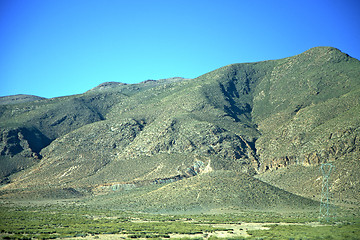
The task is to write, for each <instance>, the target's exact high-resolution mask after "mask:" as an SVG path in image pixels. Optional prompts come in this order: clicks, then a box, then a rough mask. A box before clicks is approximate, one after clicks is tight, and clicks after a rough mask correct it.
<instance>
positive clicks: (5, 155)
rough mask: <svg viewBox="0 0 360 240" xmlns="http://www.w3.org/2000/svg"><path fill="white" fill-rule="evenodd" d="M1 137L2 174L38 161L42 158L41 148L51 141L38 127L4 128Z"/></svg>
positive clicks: (4, 174)
mask: <svg viewBox="0 0 360 240" xmlns="http://www.w3.org/2000/svg"><path fill="white" fill-rule="evenodd" d="M0 137H1V138H0V158H1V159H2V168H1V171H0V173H1V175H2V176H7V175H9V174H11V173H13V172H15V171H18V170H21V169H24V168H26V167H29V166H31V165H32V164H33V163H35V162H38V161H39V160H40V159H41V155H40V150H41V149H42V148H44V147H46V146H47V145H48V144H49V143H50V140H49V139H48V138H47V137H46V136H44V135H43V134H42V133H41V132H40V131H38V130H37V129H27V128H16V129H10V130H9V129H2V130H1V133H0Z"/></svg>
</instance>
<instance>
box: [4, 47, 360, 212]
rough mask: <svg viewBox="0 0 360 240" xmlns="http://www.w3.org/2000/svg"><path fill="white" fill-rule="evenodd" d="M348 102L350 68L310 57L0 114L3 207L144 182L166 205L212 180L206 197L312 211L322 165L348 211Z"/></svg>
mask: <svg viewBox="0 0 360 240" xmlns="http://www.w3.org/2000/svg"><path fill="white" fill-rule="evenodd" d="M359 99H360V62H359V61H358V60H357V59H354V58H351V57H350V56H348V55H347V54H344V53H342V52H341V51H339V50H338V49H335V48H330V47H318V48H313V49H310V50H308V51H306V52H304V53H302V54H300V55H297V56H294V57H289V58H285V59H280V60H272V61H264V62H257V63H242V64H232V65H228V66H225V67H222V68H220V69H217V70H214V71H212V72H210V73H207V74H204V75H202V76H200V77H198V78H196V79H182V78H172V79H164V80H161V81H160V80H159V81H151V80H150V81H145V82H142V83H140V84H122V83H104V84H101V85H99V86H98V87H95V88H93V89H92V90H90V91H88V92H86V93H84V94H80V95H74V96H67V97H60V98H55V99H46V100H41V101H34V102H25V103H19V104H11V105H10V104H7V105H2V106H0V129H1V136H2V137H1V142H0V151H1V156H0V164H1V176H2V179H3V182H4V183H7V184H6V185H5V186H3V187H2V192H3V196H6V195H8V196H14V195H13V194H14V192H16V191H21V190H22V189H27V191H37V192H41V191H47V190H46V189H52V190H54V189H60V190H61V191H64V189H72V190H71V191H75V192H76V193H77V194H78V193H81V194H85V195H86V194H95V195H97V194H107V193H108V192H111V191H113V190H114V189H115V190H123V189H124V188H128V187H130V188H131V186H136V187H138V186H150V185H152V184H154V182H157V183H164V184H170V185H171V186H173V187H174V194H176V189H177V188H182V187H184V188H185V186H182V184H184V183H186V182H188V181H190V180H191V181H195V180H192V179H198V180H199V184H200V186H201V184H205V183H202V182H203V181H205V182H206V181H208V178H207V177H205V175H209V174H210V173H209V172H214V175H211V176H213V177H214V184H215V185H216V182H217V181H218V180H219V179H221V178H222V174H221V173H224V171H225V172H226V173H227V172H228V171H230V172H233V174H240V175H241V176H243V175H242V174H245V175H246V176H248V177H247V178H250V179H251V181H254V182H255V181H256V182H259V180H258V179H260V180H262V181H265V182H268V183H270V184H272V185H275V186H276V187H277V188H276V189H278V190H279V191H280V189H285V190H287V191H289V192H292V193H294V194H297V195H301V196H305V197H308V198H313V199H315V200H318V199H319V189H320V186H321V180H319V178H320V179H321V176H319V174H318V167H319V164H321V163H324V162H333V163H334V164H335V165H336V166H337V168H336V177H337V178H336V179H335V181H334V185H333V186H334V188H333V189H332V191H334V193H335V192H336V193H339V192H341V194H337V195H336V194H334V197H337V199H338V203H342V200H341V199H346V198H347V197H351V199H352V201H351V202H350V203H349V202H347V203H346V204H350V205H356V203H358V202H359V200H360V199H359V198H358V196H356V194H354V192H355V193H356V192H359V186H360V183H359V176H358V174H355V173H353V172H352V174H349V173H348V172H349V169H350V171H351V169H358V167H359V161H358V160H359V152H360V149H359V126H360V122H359V121H360V118H359V116H360V114H359V113H360V105H359ZM294 168H296V169H297V170H296V176H297V178H296V179H295V178H292V177H291V176H292V174H293V173H294V172H293V170H292V169H294ZM309 169H313V170H312V171H310V170H309ZM203 174H205V175H204V177H200V178H199V177H197V178H195V177H194V178H193V176H196V175H203ZM245 175H244V176H245ZM236 176H239V175H236ZM253 176H255V177H256V178H258V179H256V178H255V177H253ZM282 176H283V177H282ZM309 176H311V177H309ZM315 176H316V178H315ZM223 177H224V179H228V180H229V179H231V178H229V177H225V175H224V176H223ZM303 178H304V179H303ZM205 179H207V180H205ZM309 179H312V180H313V182H312V185H311V186H312V187H311V188H309V189H304V187H303V186H302V184H300V183H301V182H303V181H309ZM180 180H181V181H180ZM239 181H240V182H241V181H243V180H239ZM246 181H250V180H248V179H247V180H246ZM349 182H351V188H350V186H349ZM261 183H262V184H265V183H264V182H261ZM229 184H230V182H229ZM170 185H169V186H170ZM215 185H214V186H215ZM259 186H260V185H259ZM290 186H291V187H290ZM263 187H264V185H262V186H261V188H263ZM168 188H169V189H167V190H164V191H165V192H167V193H168V192H171V189H172V187H168ZM31 189H33V190H31ZM44 189H45V190H44ZM107 189H113V190H111V191H107ZM278 190H276V191H278ZM157 193H159V194H162V193H160V192H157ZM147 194H150V193H147ZM274 194H275V193H274ZM220 195H221V194H219V196H220ZM225 195H226V194H223V196H225ZM151 196H152V195H151V194H150V195H148V196H147V198H149V199H152V197H151ZM292 196H293V197H294V198H295V197H296V196H295V195H292ZM259 197H260V198H261V197H264V198H266V196H265V195H259ZM267 197H269V196H267ZM223 200H224V199H223ZM220 201H221V200H220ZM174 204H175V203H174ZM209 204H210V203H209ZM154 208H155V207H154Z"/></svg>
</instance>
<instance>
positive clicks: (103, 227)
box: [0, 203, 360, 239]
mask: <svg viewBox="0 0 360 240" xmlns="http://www.w3.org/2000/svg"><path fill="white" fill-rule="evenodd" d="M0 215H1V218H0V236H1V237H2V239H56V238H60V239H62V238H67V239H73V238H79V239H119V238H123V239H135V238H137V239H139V238H142V239H167V238H172V239H175V238H181V239H359V236H360V218H359V217H355V216H352V217H350V216H351V215H352V214H351V213H349V212H348V213H344V214H343V215H342V216H339V217H338V218H337V219H336V221H332V222H329V223H327V224H319V223H318V218H317V212H292V213H291V212H284V213H279V212H276V213H275V212H243V213H236V214H235V213H232V214H197V215H169V214H148V213H135V212H124V211H120V210H116V209H110V208H96V207H89V206H86V205H79V204H75V203H67V204H63V203H61V204H60V203H57V204H43V205H18V204H17V205H16V204H9V203H7V204H2V206H1V207H0ZM111 237H114V238H111Z"/></svg>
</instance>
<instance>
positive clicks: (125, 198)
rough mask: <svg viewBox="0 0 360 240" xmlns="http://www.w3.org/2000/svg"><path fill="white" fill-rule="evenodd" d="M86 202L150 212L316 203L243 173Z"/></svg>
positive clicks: (203, 176) (211, 174) (223, 173)
mask: <svg viewBox="0 0 360 240" xmlns="http://www.w3.org/2000/svg"><path fill="white" fill-rule="evenodd" d="M134 193H135V194H134ZM87 203H88V204H96V205H100V206H101V205H106V206H114V207H117V208H121V209H125V210H130V209H137V210H140V211H150V212H201V211H205V212H207V211H210V210H212V212H213V213H216V212H226V211H243V210H255V209H256V210H265V209H266V210H272V211H276V210H280V209H281V210H292V211H296V210H300V209H301V210H305V211H306V210H313V209H314V208H318V202H314V201H312V200H309V199H305V198H302V197H299V196H296V195H293V194H290V193H288V192H286V191H283V190H280V189H278V188H276V187H273V186H271V185H269V184H266V183H264V182H261V181H259V180H257V179H254V178H253V177H251V176H249V175H247V174H243V173H235V172H233V171H223V170H219V171H212V172H208V173H204V174H200V175H198V176H195V177H192V178H187V179H184V180H181V181H177V182H174V183H170V184H167V185H164V186H162V187H160V188H158V187H148V188H147V189H146V190H144V189H140V190H136V189H134V190H123V191H122V192H116V193H114V194H112V195H105V196H99V197H96V198H94V199H92V200H89V201H88V202H87Z"/></svg>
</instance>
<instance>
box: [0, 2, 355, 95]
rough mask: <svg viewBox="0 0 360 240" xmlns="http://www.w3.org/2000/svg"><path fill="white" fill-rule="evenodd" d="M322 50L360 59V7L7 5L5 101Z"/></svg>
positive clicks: (1, 74)
mask: <svg viewBox="0 0 360 240" xmlns="http://www.w3.org/2000/svg"><path fill="white" fill-rule="evenodd" d="M315 46H333V47H336V48H339V49H340V50H342V51H343V52H346V53H348V54H349V55H350V56H353V57H355V58H357V59H360V1H357V0H353V1H351V0H336V1H335V0H328V1H323V0H300V1H297V0H283V1H280V0H264V1H258V0H147V1H146V0H102V1H100V0H0V96H5V95H12V94H33V95H38V96H42V97H57V96H64V95H71V94H78V93H83V92H85V91H87V90H89V89H90V88H92V87H95V86H96V85H98V84H100V83H102V82H107V81H117V82H125V83H138V82H141V81H143V80H147V79H160V78H167V77H174V76H180V77H186V78H195V77H198V76H200V75H202V74H204V73H206V72H209V71H212V70H214V69H216V68H219V67H222V66H224V65H227V64H231V63H242V62H256V61H262V60H270V59H279V58H284V57H288V56H292V55H296V54H299V53H301V52H303V51H306V50H308V49H309V48H312V47H315Z"/></svg>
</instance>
